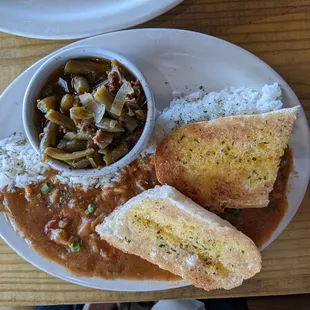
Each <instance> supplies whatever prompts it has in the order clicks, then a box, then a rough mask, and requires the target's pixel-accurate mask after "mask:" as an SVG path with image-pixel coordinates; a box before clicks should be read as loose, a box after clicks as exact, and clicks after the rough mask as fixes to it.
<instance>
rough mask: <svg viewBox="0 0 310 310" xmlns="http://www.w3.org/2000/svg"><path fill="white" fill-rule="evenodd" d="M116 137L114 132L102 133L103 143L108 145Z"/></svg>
mask: <svg viewBox="0 0 310 310" xmlns="http://www.w3.org/2000/svg"><path fill="white" fill-rule="evenodd" d="M113 137H114V133H112V132H102V133H101V141H102V142H106V143H112V141H113Z"/></svg>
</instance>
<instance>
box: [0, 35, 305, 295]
mask: <svg viewBox="0 0 310 310" xmlns="http://www.w3.org/2000/svg"><path fill="white" fill-rule="evenodd" d="M85 44H86V45H90V44H92V45H96V46H102V47H105V48H109V49H111V50H114V51H117V52H120V53H123V54H124V55H126V57H127V58H128V59H129V60H131V61H132V62H134V63H135V64H136V65H137V66H138V67H139V68H140V70H141V71H142V73H143V74H144V76H145V77H146V79H147V80H148V82H149V85H150V87H151V88H152V90H153V92H154V96H155V102H156V104H157V107H158V108H160V109H162V108H164V107H166V106H167V105H168V104H169V102H170V100H171V99H172V95H171V93H172V91H174V90H180V91H183V92H185V93H189V92H191V91H195V90H198V87H199V86H200V85H203V86H205V88H206V90H207V91H211V90H220V89H222V88H224V87H225V86H227V85H233V86H236V87H240V86H249V87H253V88H255V89H261V88H262V86H263V85H264V84H266V83H274V82H278V83H279V84H280V85H281V87H282V90H283V94H284V103H285V105H286V106H288V107H289V106H295V105H298V104H299V101H298V99H297V97H296V96H295V94H294V93H293V91H292V90H291V88H290V87H289V86H288V85H287V84H286V82H285V81H284V80H283V79H282V78H281V77H280V76H279V75H278V74H277V73H276V72H275V71H274V70H273V69H271V68H270V67H269V66H268V65H267V64H265V63H264V62H263V61H261V60H260V59H258V58H257V57H255V56H254V55H252V54H250V53H248V52H247V51H245V50H243V49H241V48H239V47H237V46H235V45H232V44H230V43H228V42H225V41H222V40H219V39H217V38H214V37H210V36H207V35H203V34H199V33H195V32H189V31H183V30H174V29H139V30H130V31H122V32H116V33H110V34H106V35H101V36H98V37H94V38H89V39H86V40H82V41H80V42H76V43H74V44H72V45H85ZM43 61H44V59H42V60H40V61H39V62H37V63H36V64H34V65H33V66H32V67H30V68H29V69H28V70H26V71H25V72H24V73H23V74H21V75H20V76H19V77H18V78H17V79H16V80H15V81H14V82H13V83H12V84H11V85H10V86H9V87H8V88H7V90H6V91H5V92H4V93H3V95H2V96H1V98H0V106H1V114H0V138H4V137H6V136H8V135H10V134H12V133H13V132H14V131H16V132H19V131H20V132H23V126H22V119H21V111H22V109H21V105H22V100H23V95H24V92H25V89H26V87H27V84H28V83H29V81H30V79H31V77H32V76H33V74H34V72H35V71H36V69H38V67H39V65H40V64H42V62H43ZM309 140H310V139H309V129H308V123H307V121H306V117H305V114H304V112H303V111H301V112H300V113H299V115H298V118H297V121H296V124H295V127H294V130H293V133H292V136H291V142H290V146H291V147H292V148H293V155H294V164H295V171H297V172H298V177H293V176H292V177H291V178H290V186H289V193H288V202H289V208H288V211H287V213H286V215H285V217H284V218H283V220H282V222H281V224H280V226H279V227H278V229H277V230H276V231H275V232H274V233H273V235H272V236H271V238H270V240H268V241H267V242H266V243H265V244H264V245H263V247H262V248H265V247H266V246H267V245H269V244H270V243H271V242H272V241H273V240H274V239H275V238H276V237H277V236H278V235H279V234H280V233H281V232H282V230H283V229H284V228H285V227H286V226H287V224H288V223H289V222H290V220H291V219H292V217H293V216H294V214H295V212H296V211H297V209H298V207H299V205H300V203H301V201H302V198H303V196H304V194H305V191H306V187H307V184H308V181H309V157H310V156H309V154H310V147H309V145H310V144H309ZM0 234H1V236H2V238H3V239H4V240H5V241H6V242H7V243H8V244H9V245H10V246H11V247H12V248H13V249H14V250H15V251H16V252H17V253H18V254H19V255H21V256H22V257H23V258H25V259H26V260H28V261H29V262H30V263H32V264H33V265H35V266H36V267H38V268H40V269H42V270H44V271H46V272H48V273H50V274H52V275H54V276H56V277H59V278H61V279H64V280H66V281H70V282H74V283H77V284H81V285H85V286H89V287H93V288H101V289H107V290H123V291H125V290H126V291H149V290H159V289H168V288H172V287H177V286H182V285H185V284H186V283H184V282H183V283H167V282H155V281H151V282H150V281H147V282H144V281H126V280H103V279H98V278H81V277H74V276H71V275H70V274H68V273H67V272H66V271H65V270H64V269H63V268H62V267H60V266H58V265H57V264H54V263H52V262H49V261H48V260H46V259H44V258H42V257H40V256H38V255H37V254H36V253H35V252H34V251H33V250H32V249H31V248H30V247H29V246H28V245H27V244H26V243H25V242H24V241H23V240H22V239H20V238H19V237H17V236H16V234H15V232H14V230H13V228H12V227H11V225H10V224H9V223H7V222H6V220H5V218H4V216H3V215H0Z"/></svg>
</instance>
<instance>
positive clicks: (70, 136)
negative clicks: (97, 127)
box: [64, 132, 90, 140]
mask: <svg viewBox="0 0 310 310" xmlns="http://www.w3.org/2000/svg"><path fill="white" fill-rule="evenodd" d="M89 137H90V136H89V135H88V134H83V133H80V132H79V133H74V132H67V133H66V134H65V135H64V138H65V139H67V140H88V139H89Z"/></svg>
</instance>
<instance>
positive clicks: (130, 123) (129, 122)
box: [124, 114, 138, 132]
mask: <svg viewBox="0 0 310 310" xmlns="http://www.w3.org/2000/svg"><path fill="white" fill-rule="evenodd" d="M124 126H125V128H126V129H127V130H128V131H129V132H133V131H134V130H135V129H136V128H137V126H138V120H137V119H136V118H135V117H133V116H129V115H127V114H125V115H124Z"/></svg>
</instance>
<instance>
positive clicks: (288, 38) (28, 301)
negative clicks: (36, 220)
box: [0, 0, 310, 306]
mask: <svg viewBox="0 0 310 310" xmlns="http://www.w3.org/2000/svg"><path fill="white" fill-rule="evenodd" d="M141 27H168V28H183V29H190V30H194V31H199V32H203V33H208V34H211V35H214V36H217V37H220V38H223V39H225V40H227V41H230V42H232V43H235V44H237V45H239V46H241V47H243V48H245V49H247V50H249V51H250V52H252V53H254V54H255V55H257V56H258V57H260V58H262V59H263V60H264V61H266V62H267V63H269V64H270V65H271V66H272V67H273V68H274V69H275V70H277V71H278V72H279V73H280V74H281V75H282V76H283V77H284V79H285V80H286V81H287V82H288V83H289V84H290V85H291V87H292V88H293V90H294V91H295V92H296V94H297V96H298V97H299V99H300V100H301V102H302V104H303V107H304V109H305V111H306V114H307V116H308V117H310V0H256V1H254V0H185V1H184V3H183V4H181V5H180V6H178V7H177V8H175V9H173V10H172V11H170V12H168V13H167V14H165V15H163V16H161V17H158V18H157V19H155V20H153V21H150V22H148V23H146V24H144V25H142V26H141ZM68 43H69V42H68V41H43V40H35V39H26V38H21V37H16V36H12V35H7V34H0V66H1V79H0V91H1V92H2V91H3V90H4V89H5V88H6V87H7V86H8V85H9V83H10V82H11V81H12V80H13V79H14V78H15V77H16V76H17V75H18V74H20V73H21V72H23V71H24V70H25V69H26V68H27V67H29V66H30V65H31V64H33V63H34V62H35V61H37V60H38V59H40V58H41V57H43V56H45V55H47V54H48V53H50V52H52V51H54V50H55V49H57V48H60V47H61V46H63V45H65V44H68ZM301 293H310V187H309V188H308V192H307V194H306V197H305V199H304V201H303V203H302V205H301V207H300V209H299V211H298V212H297V214H296V216H295V217H294V219H293V221H292V222H291V223H290V224H289V226H288V227H287V229H286V230H285V231H284V232H283V233H282V234H281V236H280V237H279V238H278V239H277V240H276V241H275V242H274V243H273V244H272V245H271V246H269V247H268V248H267V249H266V250H265V251H264V252H263V270H262V272H261V273H260V274H258V275H257V276H256V277H254V278H253V279H250V280H249V281H246V282H245V283H244V285H242V287H239V288H237V289H234V290H231V291H214V292H209V293H208V292H205V291H203V290H200V289H196V288H194V287H185V288H180V289H174V290H167V291H159V292H147V293H126V292H110V291H99V290H93V289H87V288H83V287H80V286H77V285H74V284H70V283H66V282H64V281H61V280H58V279H56V278H54V277H52V276H49V275H48V274H46V273H44V272H41V271H39V270H37V269H36V268H35V267H33V266H32V265H30V264H29V263H27V262H25V261H24V260H23V259H22V258H20V257H19V256H18V255H17V254H15V253H14V252H13V251H12V250H11V249H10V248H9V247H8V246H7V245H6V244H5V243H4V242H2V241H0V305H1V306H5V305H8V306H16V305H39V304H40V305H42V304H57V303H59V304H64V303H86V302H88V303H95V302H109V301H118V302H122V301H146V300H159V299H174V298H175V299H179V298H208V297H236V296H259V295H281V294H301Z"/></svg>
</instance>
